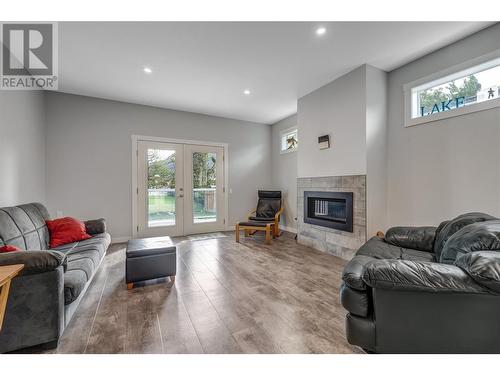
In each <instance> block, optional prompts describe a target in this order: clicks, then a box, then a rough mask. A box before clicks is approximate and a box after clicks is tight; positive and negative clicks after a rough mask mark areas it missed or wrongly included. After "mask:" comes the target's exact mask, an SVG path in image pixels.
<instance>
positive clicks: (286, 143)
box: [280, 128, 299, 154]
mask: <svg viewBox="0 0 500 375" xmlns="http://www.w3.org/2000/svg"><path fill="white" fill-rule="evenodd" d="M298 146H299V138H298V132H297V128H292V129H286V130H283V131H282V132H281V150H280V151H281V153H282V154H284V153H286V152H293V151H296V150H297V147H298Z"/></svg>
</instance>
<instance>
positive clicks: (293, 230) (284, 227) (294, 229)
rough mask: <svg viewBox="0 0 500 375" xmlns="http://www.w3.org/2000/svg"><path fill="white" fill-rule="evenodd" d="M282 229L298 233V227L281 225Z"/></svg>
mask: <svg viewBox="0 0 500 375" xmlns="http://www.w3.org/2000/svg"><path fill="white" fill-rule="evenodd" d="M280 229H281V230H284V231H285V232H290V233H297V228H290V227H286V226H284V225H280Z"/></svg>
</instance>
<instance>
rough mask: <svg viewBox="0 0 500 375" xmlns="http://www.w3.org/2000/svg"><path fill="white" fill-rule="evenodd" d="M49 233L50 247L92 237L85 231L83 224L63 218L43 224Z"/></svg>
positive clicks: (72, 219) (69, 218) (70, 218)
mask: <svg viewBox="0 0 500 375" xmlns="http://www.w3.org/2000/svg"><path fill="white" fill-rule="evenodd" d="M45 223H46V224H47V228H49V233H50V247H51V248H54V247H57V246H61V245H65V244H67V243H71V242H76V241H81V240H86V239H88V238H91V237H92V236H90V235H88V234H87V232H86V230H85V224H84V223H82V222H81V221H79V220H76V219H74V218H72V217H63V218H60V219H55V220H47V221H46V222H45Z"/></svg>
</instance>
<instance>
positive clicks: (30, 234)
mask: <svg viewBox="0 0 500 375" xmlns="http://www.w3.org/2000/svg"><path fill="white" fill-rule="evenodd" d="M48 218H49V214H48V212H47V209H46V208H45V207H44V206H43V205H41V204H40V203H30V204H23V205H20V206H15V207H3V208H0V246H3V245H12V246H16V247H18V248H20V249H23V250H43V249H47V245H48V238H49V236H48V230H47V226H46V225H45V220H46V219H48Z"/></svg>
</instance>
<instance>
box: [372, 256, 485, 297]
mask: <svg viewBox="0 0 500 375" xmlns="http://www.w3.org/2000/svg"><path fill="white" fill-rule="evenodd" d="M363 280H364V282H365V283H366V284H367V285H369V286H371V287H372V288H374V289H392V290H400V291H421V292H435V293H476V294H490V293H491V292H490V291H489V290H488V289H485V288H483V287H482V286H481V285H479V284H477V283H476V282H475V281H474V280H473V279H472V278H471V277H470V276H469V275H468V274H467V273H466V272H464V271H463V270H462V269H460V268H459V267H456V266H453V265H448V264H439V263H431V262H417V261H411V260H399V259H384V260H376V261H373V262H371V263H370V264H368V265H367V266H366V269H365V273H364V274H363Z"/></svg>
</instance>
